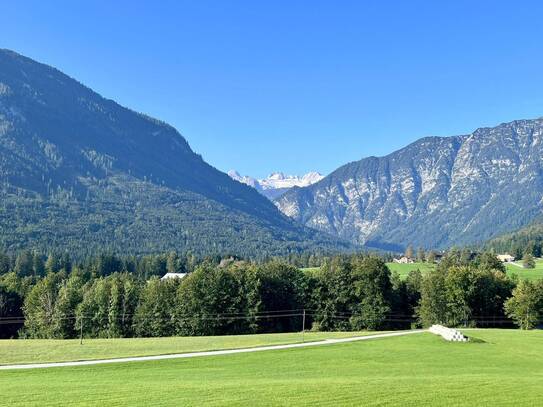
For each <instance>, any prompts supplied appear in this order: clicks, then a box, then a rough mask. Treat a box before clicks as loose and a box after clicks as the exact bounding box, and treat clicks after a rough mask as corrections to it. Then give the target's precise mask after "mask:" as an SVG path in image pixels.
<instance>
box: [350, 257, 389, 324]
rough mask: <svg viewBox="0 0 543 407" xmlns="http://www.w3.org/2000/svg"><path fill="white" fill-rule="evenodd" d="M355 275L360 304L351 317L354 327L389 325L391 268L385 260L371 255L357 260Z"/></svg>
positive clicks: (356, 291)
mask: <svg viewBox="0 0 543 407" xmlns="http://www.w3.org/2000/svg"><path fill="white" fill-rule="evenodd" d="M353 276H354V286H353V288H354V292H355V295H356V297H357V301H358V304H357V305H356V306H355V308H354V310H353V311H354V313H353V316H352V317H351V319H350V322H351V326H352V328H354V329H357V330H358V329H370V330H376V329H381V328H384V327H385V326H386V325H387V314H388V313H389V312H390V310H391V308H392V284H391V281H390V270H389V269H388V267H387V266H386V264H385V263H384V262H383V260H381V259H379V258H377V257H373V256H371V257H365V258H363V259H362V260H361V261H355V264H354V268H353Z"/></svg>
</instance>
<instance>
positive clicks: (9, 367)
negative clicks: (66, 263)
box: [0, 330, 427, 370]
mask: <svg viewBox="0 0 543 407" xmlns="http://www.w3.org/2000/svg"><path fill="white" fill-rule="evenodd" d="M423 332H427V331H426V330H412V331H401V332H390V333H383V334H375V335H367V336H355V337H352V338H340V339H326V340H323V341H315V342H302V343H291V344H286V345H270V346H259V347H254V348H240V349H228V350H214V351H206V352H192V353H175V354H169V355H156V356H134V357H127V358H116V359H96V360H80V361H74V362H53V363H28V364H20V365H1V366H0V370H20V369H44V368H50V367H66V366H89V365H102V364H106V363H126V362H145V361H149V360H165V359H184V358H197V357H202V356H219V355H233V354H237V353H252V352H263V351H268V350H280V349H293V348H306V347H310V346H323V345H331V344H335V343H345V342H358V341H366V340H370V339H379V338H389V337H392V336H403V335H412V334H419V333H423Z"/></svg>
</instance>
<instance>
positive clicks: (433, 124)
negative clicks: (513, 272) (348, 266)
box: [0, 0, 543, 177]
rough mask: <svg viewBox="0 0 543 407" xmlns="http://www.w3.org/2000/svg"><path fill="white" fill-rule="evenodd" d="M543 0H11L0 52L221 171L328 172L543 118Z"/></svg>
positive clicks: (1, 24)
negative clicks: (26, 60)
mask: <svg viewBox="0 0 543 407" xmlns="http://www.w3.org/2000/svg"><path fill="white" fill-rule="evenodd" d="M542 12H543V5H542V3H541V2H506V1H503V2H499V1H477V2H474V1H460V0H455V1H451V2H432V1H426V2H423V1H397V2H394V1H374V2H364V1H353V2H348V1H337V2H335V1H334V2H333V1H329V2H319V1H306V2H304V1H270V2H260V1H247V2H242V1H219V0H216V1H205V0H198V1H190V2H183V1H159V2H151V1H148V2H142V1H103V2H102V1H92V2H84V1H78V0H72V1H66V2H61V1H50V2H49V1H48V2H43V1H40V2H38V1H36V2H31V1H24V0H18V1H16V2H15V1H12V2H3V3H2V11H1V13H0V47H2V48H9V49H12V50H15V51H17V52H20V53H22V54H25V55H27V56H29V57H32V58H34V59H37V60H39V61H41V62H45V63H47V64H50V65H53V66H55V67H57V68H59V69H60V70H62V71H64V72H65V73H67V74H69V75H70V76H73V77H75V78H77V79H78V80H79V81H81V82H83V83H84V84H86V85H88V86H90V87H91V88H93V89H94V90H96V91H98V92H99V93H101V94H102V95H104V96H105V97H108V98H111V99H114V100H116V101H118V102H119V103H121V104H123V105H125V106H128V107H130V108H132V109H135V110H138V111H142V112H145V113H147V114H150V115H152V116H155V117H157V118H160V119H162V120H165V121H167V122H169V123H170V124H172V125H174V126H175V127H176V128H177V129H178V130H179V131H180V132H181V133H182V134H183V135H184V136H185V137H186V138H187V140H188V141H189V143H190V144H191V146H192V147H193V149H194V150H195V151H197V152H198V153H200V154H202V155H203V157H204V158H205V159H206V160H207V161H208V162H209V163H211V164H212V165H214V166H216V167H217V168H219V169H221V170H224V171H226V170H228V169H231V168H235V169H237V170H239V171H240V172H241V173H243V174H249V175H253V176H257V177H263V176H265V175H267V174H268V173H270V172H272V171H276V170H282V171H284V172H287V173H300V174H301V173H304V172H307V171H310V170H317V171H320V172H323V173H329V172H330V171H332V170H334V169H335V168H337V167H338V166H340V165H342V164H344V163H347V162H349V161H354V160H358V159H360V158H362V157H366V156H370V155H384V154H387V153H390V152H392V151H393V150H395V149H397V148H400V147H402V146H404V145H406V144H408V143H409V142H412V141H414V140H416V139H418V138H420V137H422V136H427V135H453V134H465V133H469V132H471V131H472V130H474V129H475V128H477V127H481V126H491V125H495V124H499V123H501V122H505V121H510V120H514V119H519V118H533V117H539V116H543V80H542V79H543V73H542V72H543V69H542V66H543V52H542V51H543V24H542V23H541V15H543V14H542Z"/></svg>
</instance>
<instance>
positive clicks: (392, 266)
mask: <svg viewBox="0 0 543 407" xmlns="http://www.w3.org/2000/svg"><path fill="white" fill-rule="evenodd" d="M387 267H388V269H389V270H390V271H391V272H394V271H395V272H397V273H398V274H399V275H400V278H402V279H403V278H406V277H407V275H408V274H409V272H410V271H413V270H420V271H421V273H423V274H424V273H426V272H427V271H430V270H432V269H433V268H434V267H435V264H432V263H422V262H421V263H418V262H417V263H411V264H400V263H394V262H392V263H387Z"/></svg>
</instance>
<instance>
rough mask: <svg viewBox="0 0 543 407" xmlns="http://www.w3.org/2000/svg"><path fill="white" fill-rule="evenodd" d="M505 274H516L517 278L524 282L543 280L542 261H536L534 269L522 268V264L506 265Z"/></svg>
mask: <svg viewBox="0 0 543 407" xmlns="http://www.w3.org/2000/svg"><path fill="white" fill-rule="evenodd" d="M505 267H506V268H507V274H509V275H512V274H516V275H517V276H518V277H519V278H521V279H524V280H538V279H541V278H543V259H537V260H536V262H535V269H525V268H522V262H516V263H515V264H511V263H507V264H506V265H505Z"/></svg>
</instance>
